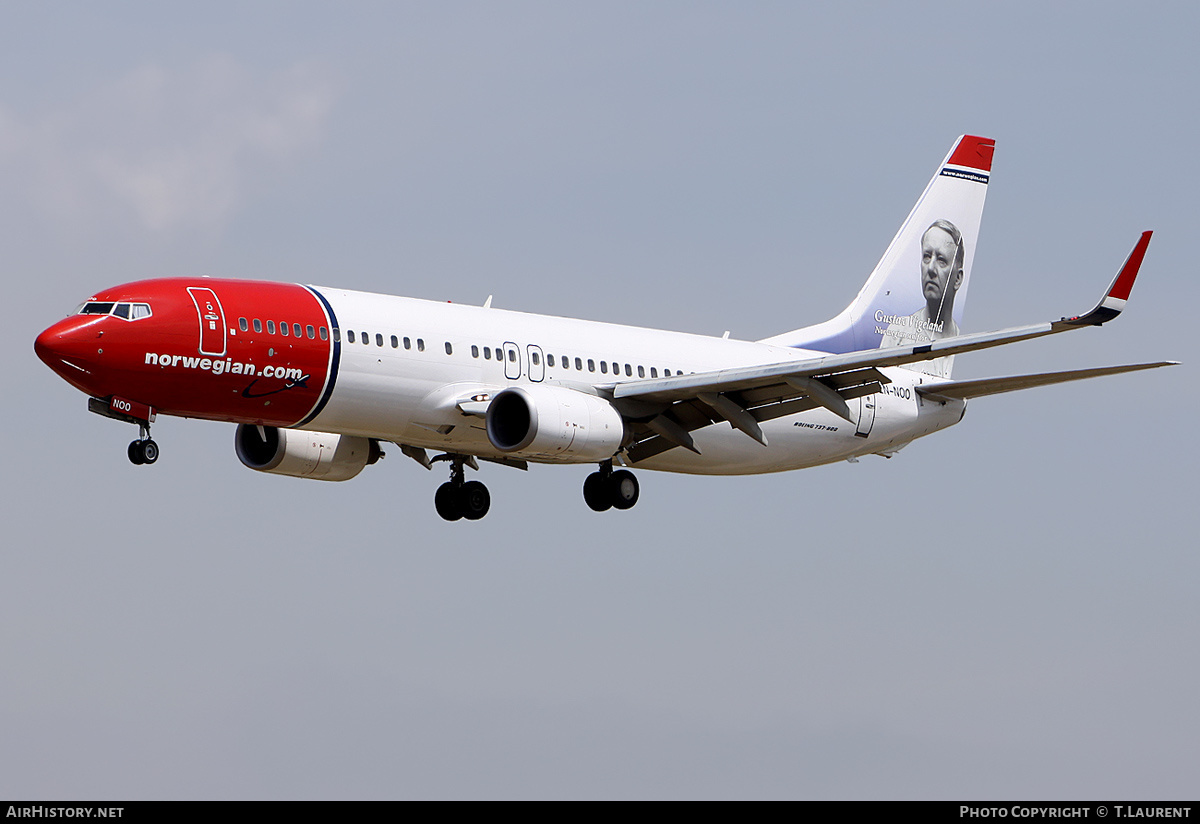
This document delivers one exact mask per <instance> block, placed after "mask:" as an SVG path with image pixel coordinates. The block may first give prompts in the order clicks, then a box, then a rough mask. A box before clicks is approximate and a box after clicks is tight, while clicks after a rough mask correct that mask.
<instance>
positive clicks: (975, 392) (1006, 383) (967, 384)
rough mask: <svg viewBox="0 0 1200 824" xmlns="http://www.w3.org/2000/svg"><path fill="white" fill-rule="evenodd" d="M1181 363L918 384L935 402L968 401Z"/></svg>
mask: <svg viewBox="0 0 1200 824" xmlns="http://www.w3.org/2000/svg"><path fill="white" fill-rule="evenodd" d="M1178 364H1179V362H1178V361H1159V362H1158V363H1134V364H1130V365H1128V366H1102V367H1100V368H1099V369H1072V370H1070V371H1067V372H1043V373H1042V374H1040V375H1014V376H1012V377H1008V378H983V379H982V380H977V381H953V382H951V383H940V384H933V385H926V386H918V387H917V394H918V395H921V396H922V397H925V398H929V399H931V400H935V401H936V400H967V399H969V398H981V397H983V396H985V395H999V394H1000V393H1002V392H1015V391H1017V390H1018V389H1032V388H1033V387H1035V386H1049V385H1050V384H1052V383H1066V382H1067V381H1081V380H1084V379H1086V378H1098V377H1101V376H1102V375H1119V374H1121V373H1122V372H1139V371H1141V370H1143V369H1157V368H1158V367H1160V366H1177V365H1178Z"/></svg>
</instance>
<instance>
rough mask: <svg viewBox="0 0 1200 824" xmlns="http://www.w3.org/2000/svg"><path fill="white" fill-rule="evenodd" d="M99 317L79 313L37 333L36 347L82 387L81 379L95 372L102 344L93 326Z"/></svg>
mask: <svg viewBox="0 0 1200 824" xmlns="http://www.w3.org/2000/svg"><path fill="white" fill-rule="evenodd" d="M96 320H97V318H89V317H81V316H79V315H74V316H72V317H69V318H66V319H64V320H60V321H59V322H58V323H56V324H54V325H53V326H51V327H50V328H49V329H47V330H46V331H45V332H42V334H40V335H38V336H37V340H35V341H34V342H33V351H34V352H35V353H37V356H38V357H39V358H41V360H42V363H44V364H46V365H47V366H49V367H50V368H51V369H53V370H54V371H55V372H57V373H58V374H59V375H60V376H61V377H62V378H63V379H64V380H66V381H68V382H70V383H72V384H74V385H75V386H79V387H81V388H82V385H81V382H83V381H86V380H87V378H88V376H89V375H90V374H91V373H92V368H93V365H94V363H95V359H96V354H97V349H98V348H99V346H100V345H101V344H100V338H98V336H97V330H96V329H94V328H93V327H94V326H95V325H96ZM85 391H86V390H85Z"/></svg>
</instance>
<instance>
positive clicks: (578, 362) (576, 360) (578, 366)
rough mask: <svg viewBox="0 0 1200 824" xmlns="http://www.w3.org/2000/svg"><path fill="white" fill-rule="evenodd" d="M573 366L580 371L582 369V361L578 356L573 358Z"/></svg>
mask: <svg viewBox="0 0 1200 824" xmlns="http://www.w3.org/2000/svg"><path fill="white" fill-rule="evenodd" d="M575 368H576V369H578V370H579V371H581V372H582V371H583V361H582V360H580V359H579V358H576V359H575Z"/></svg>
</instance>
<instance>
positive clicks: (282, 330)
mask: <svg viewBox="0 0 1200 824" xmlns="http://www.w3.org/2000/svg"><path fill="white" fill-rule="evenodd" d="M287 333H288V326H287V322H286V321H282V320H281V321H279V334H281V335H283V336H284V337H285V338H286V337H287ZM350 334H354V333H353V332H351V333H350Z"/></svg>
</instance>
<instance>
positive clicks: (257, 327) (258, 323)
mask: <svg viewBox="0 0 1200 824" xmlns="http://www.w3.org/2000/svg"><path fill="white" fill-rule="evenodd" d="M254 331H255V332H261V331H262V321H261V320H259V319H258V318H255V319H254Z"/></svg>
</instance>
